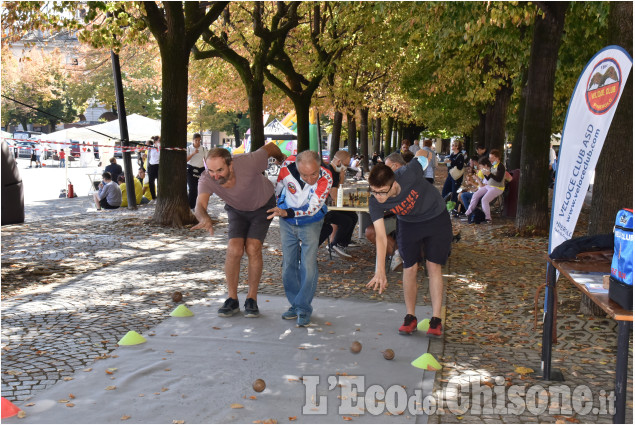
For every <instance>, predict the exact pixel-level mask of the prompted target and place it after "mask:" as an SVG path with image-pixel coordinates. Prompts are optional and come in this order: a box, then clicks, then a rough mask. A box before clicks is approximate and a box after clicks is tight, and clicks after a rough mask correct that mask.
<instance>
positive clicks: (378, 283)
mask: <svg viewBox="0 0 635 425" xmlns="http://www.w3.org/2000/svg"><path fill="white" fill-rule="evenodd" d="M386 285H388V280H387V279H386V273H375V276H373V278H372V279H371V280H370V282H368V283H367V284H366V287H367V288H372V290H373V291H376V290H378V289H379V293H380V294H381V293H382V292H384V291H385V290H386Z"/></svg>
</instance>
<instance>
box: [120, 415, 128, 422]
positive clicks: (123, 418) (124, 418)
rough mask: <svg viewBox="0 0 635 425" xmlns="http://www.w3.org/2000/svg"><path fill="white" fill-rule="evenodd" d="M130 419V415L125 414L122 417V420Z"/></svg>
mask: <svg viewBox="0 0 635 425" xmlns="http://www.w3.org/2000/svg"><path fill="white" fill-rule="evenodd" d="M128 419H130V415H123V416H122V417H121V420H122V421H127V420H128Z"/></svg>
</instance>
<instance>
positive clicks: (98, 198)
mask: <svg viewBox="0 0 635 425" xmlns="http://www.w3.org/2000/svg"><path fill="white" fill-rule="evenodd" d="M101 177H102V179H104V181H103V182H102V183H99V191H98V192H97V193H94V194H93V199H94V200H95V208H97V210H98V211H99V210H101V209H102V208H104V209H106V210H114V209H117V208H119V207H120V206H121V189H120V188H119V185H118V184H117V183H116V182H114V181H112V175H111V174H110V173H109V172H108V171H104V173H103V174H102V175H101Z"/></svg>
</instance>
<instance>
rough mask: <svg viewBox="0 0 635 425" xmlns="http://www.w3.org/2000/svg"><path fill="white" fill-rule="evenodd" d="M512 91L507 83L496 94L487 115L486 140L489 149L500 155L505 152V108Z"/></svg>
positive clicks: (509, 83)
mask: <svg viewBox="0 0 635 425" xmlns="http://www.w3.org/2000/svg"><path fill="white" fill-rule="evenodd" d="M513 92H514V91H513V89H512V87H511V82H509V81H507V82H506V84H505V85H503V86H501V87H500V88H499V89H498V91H497V92H496V98H495V100H494V104H493V105H492V107H491V108H490V109H489V111H488V113H487V120H486V123H487V128H486V131H485V133H486V140H488V141H489V143H488V144H489V146H488V147H489V149H490V150H492V149H498V150H499V151H501V154H502V153H503V152H505V126H506V123H507V107H508V106H509V101H510V100H511V97H512V93H513Z"/></svg>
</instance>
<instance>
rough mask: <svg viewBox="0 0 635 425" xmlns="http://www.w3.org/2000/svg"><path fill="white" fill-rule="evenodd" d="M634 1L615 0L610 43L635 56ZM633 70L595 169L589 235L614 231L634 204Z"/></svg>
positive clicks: (610, 20) (610, 22) (610, 27)
mask: <svg viewBox="0 0 635 425" xmlns="http://www.w3.org/2000/svg"><path fill="white" fill-rule="evenodd" d="M632 16H633V3H631V2H611V3H610V6H609V39H608V44H609V45H613V44H615V45H618V46H621V47H623V48H624V49H625V50H626V51H627V52H628V54H629V55H631V57H632V56H633V18H632ZM631 158H633V72H632V71H631V73H630V75H629V76H628V80H627V81H626V84H625V86H624V92H623V93H622V97H621V99H620V103H619V105H617V110H616V111H615V116H614V117H613V122H612V123H611V127H610V128H609V132H608V134H607V135H606V140H605V142H604V147H603V148H602V153H601V154H600V158H599V159H598V164H597V167H596V169H595V182H594V184H593V200H592V201H591V214H590V217H589V230H588V232H589V235H597V234H601V233H611V232H612V231H613V225H614V224H615V214H616V213H617V211H618V210H619V209H620V208H624V207H629V208H631V207H632V206H633V164H632V162H631Z"/></svg>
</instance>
